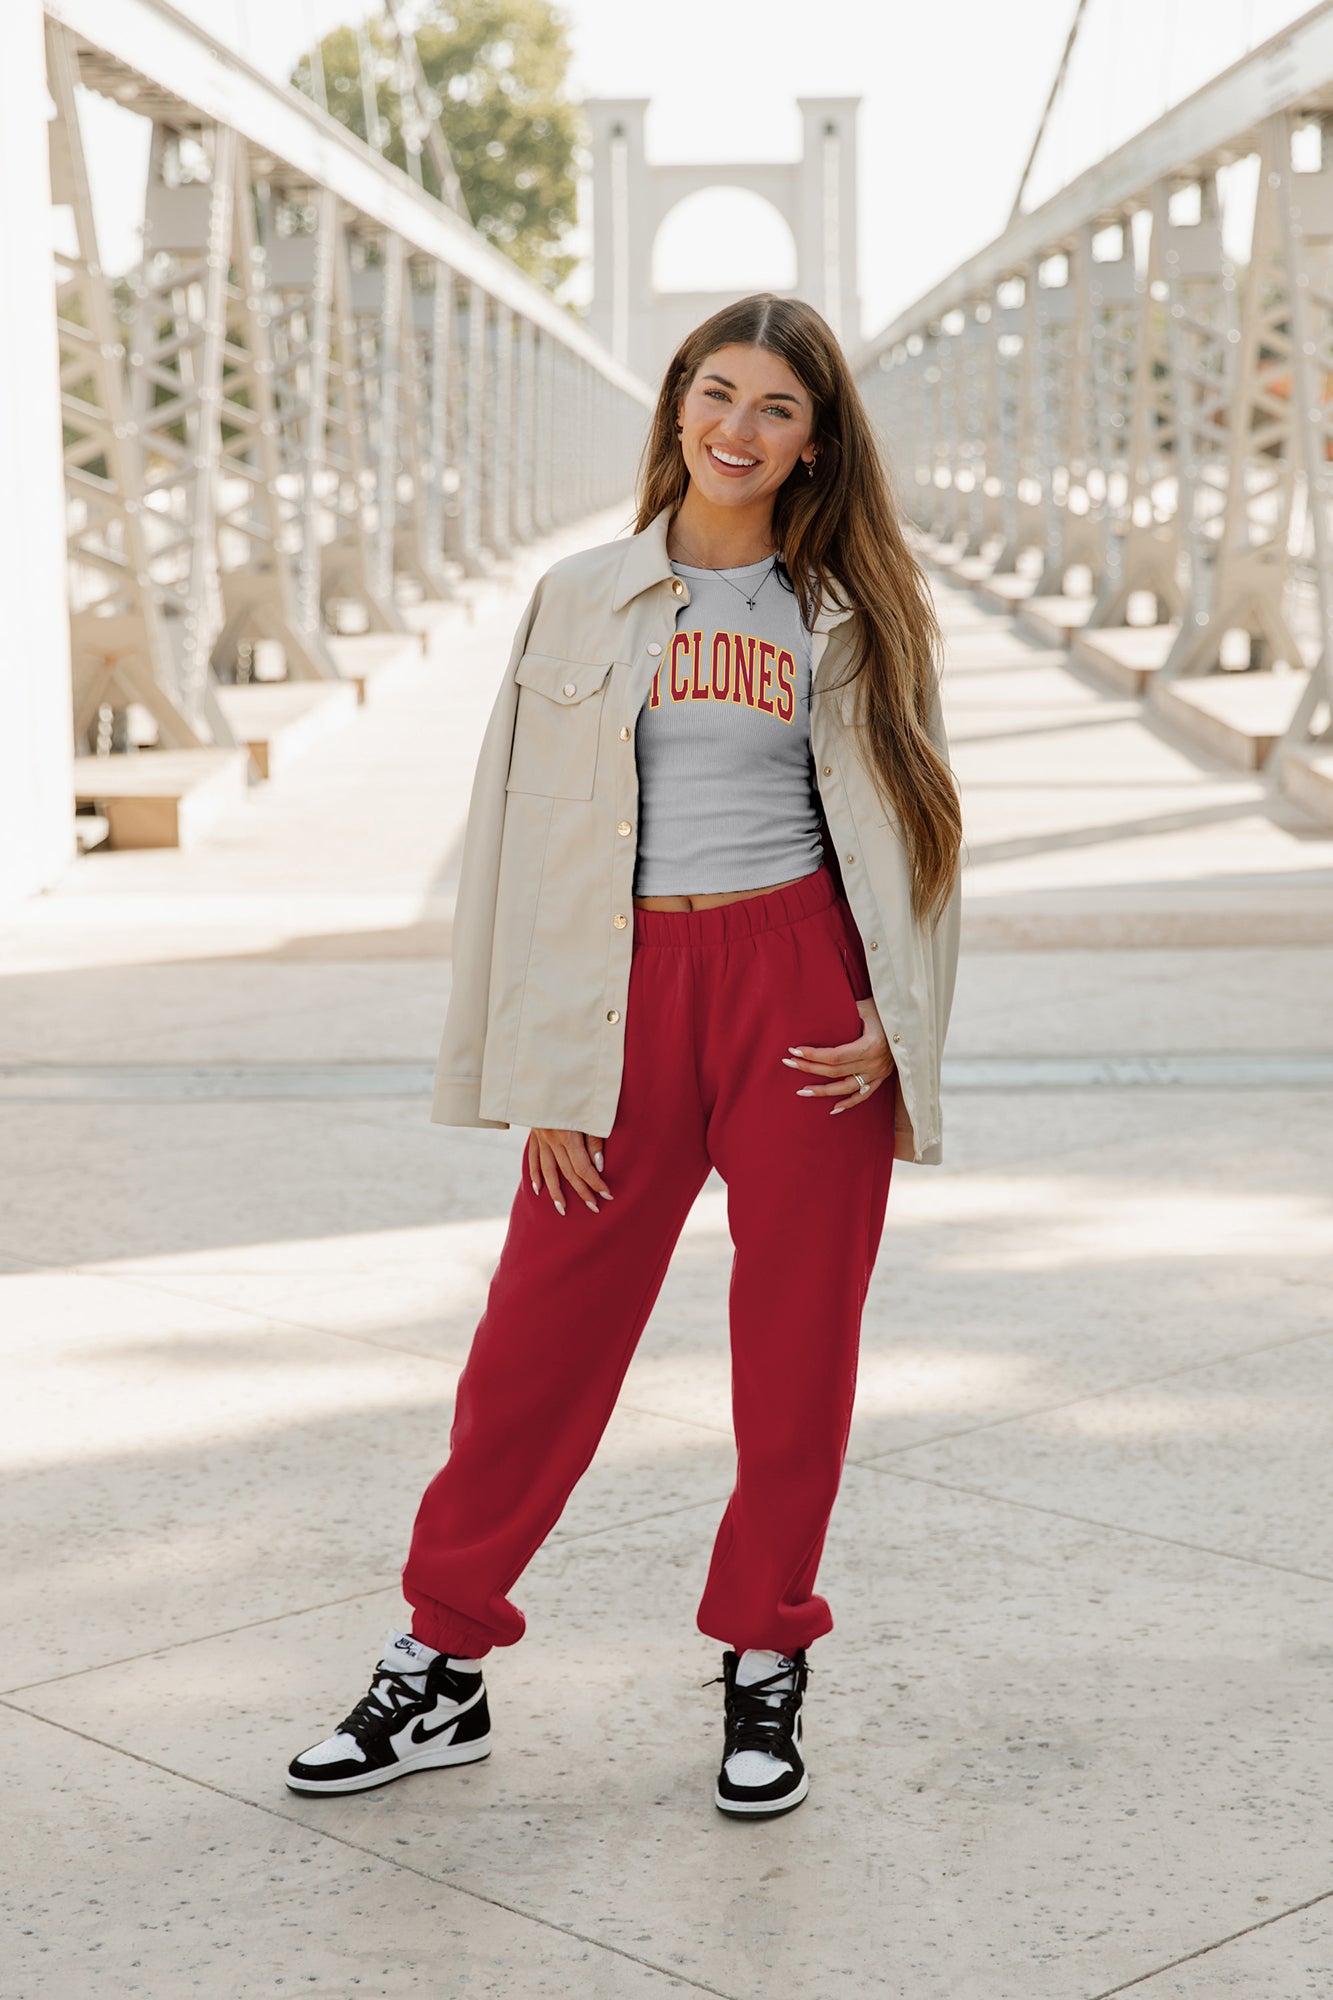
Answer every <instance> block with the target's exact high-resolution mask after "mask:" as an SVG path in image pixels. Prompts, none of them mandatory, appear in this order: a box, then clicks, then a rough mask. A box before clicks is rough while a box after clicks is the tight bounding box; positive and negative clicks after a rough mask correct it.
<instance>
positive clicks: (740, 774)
mask: <svg viewBox="0 0 1333 2000" xmlns="http://www.w3.org/2000/svg"><path fill="white" fill-rule="evenodd" d="M671 567H672V569H673V570H674V571H675V573H676V575H677V576H681V577H684V578H685V580H686V582H687V583H688V585H689V588H690V602H689V603H688V604H683V605H682V606H681V608H680V610H679V612H678V613H677V616H676V632H675V637H674V639H673V641H672V644H671V645H670V646H669V647H668V648H667V651H666V653H665V655H664V656H663V659H662V662H661V665H660V666H659V667H658V670H657V672H656V674H655V675H654V677H653V682H652V686H651V688H650V689H649V692H648V695H647V698H646V700H645V701H644V704H643V707H642V708H641V709H640V711H639V718H638V724H637V727H636V729H635V738H634V748H635V756H636V759H637V762H638V770H639V840H638V854H637V859H636V863H635V870H634V889H633V893H634V894H635V895H636V896H673V895H675V896H680V895H693V894H702V893H704V892H705V891H708V890H725V889H766V888H769V887H771V885H772V884H773V883H775V882H785V881H788V880H790V879H794V878H795V877H798V876H801V875H809V874H811V873H813V871H814V870H815V869H816V868H818V867H819V865H820V862H821V861H822V860H823V858H824V855H823V842H822V838H821V832H820V819H819V805H818V794H817V792H816V788H815V781H814V764H813V762H812V760H811V755H810V661H811V652H810V634H809V632H808V631H807V629H806V627H805V626H804V625H803V624H802V622H801V610H800V605H799V604H798V602H797V599H796V594H795V592H794V591H793V590H792V589H791V587H790V585H789V584H787V582H786V581H785V576H784V573H783V572H782V571H781V570H780V569H777V568H775V567H774V563H773V559H772V557H766V558H765V560H764V561H763V562H759V563H747V564H746V565H745V566H744V567H743V568H738V569H725V570H719V569H695V568H694V567H692V566H691V565H690V564H688V563H677V562H673V563H672V565H671ZM728 579H730V581H728ZM750 598H753V599H754V607H753V609H751V607H750V605H749V603H748V601H747V600H748V599H750Z"/></svg>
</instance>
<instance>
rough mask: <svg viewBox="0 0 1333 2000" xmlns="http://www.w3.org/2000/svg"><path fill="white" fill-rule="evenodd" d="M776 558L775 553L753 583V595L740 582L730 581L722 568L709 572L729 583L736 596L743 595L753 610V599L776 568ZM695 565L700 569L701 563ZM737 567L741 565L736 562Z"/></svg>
mask: <svg viewBox="0 0 1333 2000" xmlns="http://www.w3.org/2000/svg"><path fill="white" fill-rule="evenodd" d="M778 560H779V558H778V557H777V556H776V555H775V556H774V557H773V560H772V561H771V562H770V564H769V566H768V568H767V569H766V570H765V571H764V573H763V575H762V576H761V577H760V579H759V581H758V583H757V584H756V585H755V587H754V596H753V597H752V596H751V595H750V593H749V591H748V590H746V589H744V587H743V586H742V585H741V584H739V583H731V578H730V577H729V576H728V575H727V572H726V571H725V570H724V569H715V570H712V571H710V572H709V573H710V575H712V576H720V577H721V579H722V581H723V583H730V584H731V588H732V589H733V590H734V591H735V592H736V593H737V595H738V596H740V597H743V598H744V599H745V602H746V603H747V604H748V605H749V607H750V609H751V611H753V610H754V600H755V598H756V597H758V595H759V593H760V591H761V590H762V589H763V587H764V585H765V584H766V583H767V582H768V579H769V578H770V576H772V574H773V572H774V570H775V569H776V568H777V566H778ZM695 567H697V568H700V569H702V568H703V564H702V563H699V564H697V565H695ZM737 567H738V568H740V567H742V565H740V564H738V565H737Z"/></svg>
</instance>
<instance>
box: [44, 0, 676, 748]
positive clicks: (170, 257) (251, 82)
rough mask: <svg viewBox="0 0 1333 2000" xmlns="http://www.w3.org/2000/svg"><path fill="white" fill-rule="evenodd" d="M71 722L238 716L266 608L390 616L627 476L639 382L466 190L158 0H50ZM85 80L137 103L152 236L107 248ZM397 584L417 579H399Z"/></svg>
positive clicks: (217, 723)
mask: <svg viewBox="0 0 1333 2000" xmlns="http://www.w3.org/2000/svg"><path fill="white" fill-rule="evenodd" d="M44 6H45V14H46V23H47V25H46V34H47V74H48V80H49V86H50V91H51V96H52V99H53V101H54V104H55V110H56V116H55V120H54V122H53V124H52V127H51V164H52V195H53V199H54V201H55V203H56V204H58V205H61V206H64V207H67V208H68V210H69V211H70V215H71V221H70V226H69V227H68V229H67V230H66V231H65V235H64V239H63V240H62V243H61V249H60V251H59V253H58V259H57V263H58V273H57V276H58V307H57V313H58V338H59V361H60V378H61V406H62V421H63V429H64V458H65V479H66V492H67V499H68V527H69V563H70V572H69V588H70V601H71V643H72V659H71V664H72V672H73V691H74V735H75V743H76V746H77V747H78V748H80V749H82V750H84V751H98V750H111V749H116V748H119V747H122V746H123V745H124V744H125V742H126V736H125V718H126V716H127V715H129V714H130V713H131V712H132V711H133V710H137V711H138V713H139V714H140V716H142V715H143V714H145V713H146V714H147V715H148V716H149V717H151V725H150V729H151V734H152V736H153V738H154V740H155V741H156V742H157V743H158V744H159V745H160V746H163V747H171V748H192V747H196V746H199V745H202V744H205V743H211V744H230V743H231V742H232V741H233V737H232V733H231V731H230V729H229V727H228V722H227V717H226V713H225V704H224V703H222V702H220V701H219V699H218V688H219V686H220V685H221V684H222V683H225V682H227V681H229V680H233V679H235V678H236V677H237V674H238V671H242V672H243V671H244V670H245V667H246V663H247V661H248V658H249V649H250V648H252V647H253V644H254V642H256V641H258V640H270V641H276V642H278V644H279V645H280V646H281V649H282V653H283V655H284V656H285V660H286V672H287V675H288V676H289V677H290V678H307V679H308V678H315V679H321V678H322V679H336V678H338V674H339V669H338V666H337V664H336V661H335V659H334V657H333V652H332V650H331V648H330V645H329V635H330V634H331V633H332V632H333V631H335V630H337V629H339V627H340V626H342V627H350V628H353V629H354V628H355V627H357V626H360V627H361V628H362V629H365V628H369V629H370V630H372V631H386V630H394V629H402V628H403V609H402V599H403V597H404V595H405V594H406V595H416V596H417V597H425V598H443V597H446V596H448V595H449V594H450V592H451V590H452V588H453V587H454V583H455V580H456V579H457V578H458V577H459V576H461V575H469V574H477V573H480V572H482V571H483V570H485V569H486V568H488V567H489V566H490V564H491V563H492V562H493V561H494V560H496V559H498V558H503V557H504V556H505V555H506V554H508V553H509V552H510V551H512V550H513V549H514V547H515V546H516V545H518V544H521V543H523V542H526V541H529V540H530V539H532V538H533V537H534V536H537V535H540V534H543V533H546V532H548V531H550V530H551V529H552V528H554V527H556V526H558V525H559V524H561V523H563V522H566V521H569V520H572V519H575V518H577V517H579V516H580V515H583V514H587V513H590V512H591V511H593V510H594V509H596V508H597V507H599V506H605V505H609V504H610V503H611V502H613V501H615V500H617V499H618V498H620V497H621V496H622V495H626V494H628V492H629V490H630V488H631V485H632V483H633V471H634V460H635V456H636V453H637V449H638V446H639V443H640V439H641V436H642V433H643V429H644V423H645V417H646V409H647V405H648V403H649V400H650V399H649V396H648V392H647V391H646V389H645V388H644V387H643V385H642V384H641V383H640V382H639V381H638V380H637V379H636V378H635V377H633V376H632V375H630V374H629V373H628V372H627V371H626V370H625V369H623V368H622V367H620V366H618V365H617V364H616V363H615V362H613V361H612V360H611V358H610V356H609V355H607V354H606V353H605V352H604V351H603V349H602V348H601V347H600V345H599V344H598V343H596V342H595V341H593V340H592V339H590V338H589V337H588V336H587V335H586V334H584V332H583V331H582V329H581V328H580V327H579V326H578V324H577V323H576V322H575V321H574V320H573V319H572V318H571V317H570V316H569V315H568V314H567V313H565V312H564V311H563V310H562V309H561V308H560V307H559V306H557V305H556V304H555V303H554V301H553V300H552V299H551V298H550V296H549V295H548V294H547V293H546V292H544V291H543V290H542V289H541V288H540V287H539V286H538V285H536V284H534V283H532V282H530V281H529V280H528V279H527V278H525V277H524V276H523V274H522V273H520V272H519V271H518V270H517V268H516V267H515V266H513V265H512V264H511V263H509V261H508V260H507V259H505V258H504V257H503V256H502V255H500V254H499V253H498V252H497V251H495V250H494V249H493V248H492V247H491V246H490V245H489V244H487V243H486V242H485V241H484V240H483V239H482V238H481V237H480V236H479V235H478V234H477V233H476V232H475V231H474V230H472V229H471V227H470V226H469V225H468V223H467V222H466V220H465V219H463V218H461V217H460V216H459V215H458V214H456V213H454V212H453V210H452V209H451V208H449V207H448V206H446V205H444V204H442V203H440V202H438V201H435V200H433V199H431V198H430V197H429V196H427V195H425V194H424V193H423V192H422V191H421V189H420V188H419V187H418V186H416V185H415V184H414V183H413V181H412V180H411V179H410V178H409V177H408V175H406V174H404V173H401V172H400V171H399V170H398V169H396V168H395V167H392V166H390V165H388V164H386V162H385V161H383V160H382V159H381V158H380V157H379V156H378V155H377V154H375V153H374V152H373V151H371V149H370V148H369V147H367V146H365V145H363V144H362V143H361V142H360V141H359V140H358V139H356V138H355V137H354V136H353V135H351V134H350V133H348V132H347V131H346V130H345V129H344V127H342V126H341V125H339V124H338V123H337V122H336V121H335V120H334V119H332V118H330V117H329V116H328V115H327V113H325V112H323V111H322V110H321V109H320V108H319V107H318V106H316V105H315V104H313V103H310V102H307V101H306V100H305V99H303V98H302V97H300V96H299V95H298V94H297V93H296V92H295V91H293V90H291V89H288V88H286V87H284V86H282V85H278V84H274V83H272V82H270V81H269V80H268V79H266V78H265V77H263V76H261V75H260V74H259V73H258V72H256V71H254V70H253V69H251V68H250V67H249V65H247V64H246V63H245V62H244V61H243V60H242V59H241V58H240V57H239V56H237V55H235V54H234V53H232V52H231V51H229V50H227V49H225V48H221V47H219V46H217V45H216V44H215V43H214V42H213V41H212V39H211V38H210V36H209V35H208V34H207V33H206V32H205V31H203V30H201V29H200V28H199V27H197V26H196V25H195V24H194V23H192V22H190V21H188V20H186V19H185V17H183V16H182V15H180V14H178V13H176V12H175V10H174V9H173V8H171V7H170V6H168V5H166V4H164V0H44ZM78 85H83V86H85V87H86V88H87V89H90V90H93V91H97V92H100V93H102V94H104V95H106V96H108V97H110V98H112V99H115V100H116V101H118V102H119V103H121V104H123V105H126V106H128V107H130V108H131V109H133V110H135V111H137V112H139V113H141V114H142V115H143V116H145V117H146V118H148V119H149V120H151V123H152V143H151V155H150V165H149V174H148V186H147V190H146V200H145V208H144V247H143V260H142V263H141V265H140V266H139V268H138V269H137V270H136V271H135V272H134V273H132V274H131V276H130V278H129V280H128V281H126V282H123V283H122V284H121V285H119V286H116V285H113V284H112V283H111V282H110V281H109V280H108V278H107V276H106V274H105V272H104V270H103V268H102V263H101V260H100V258H99V254H98V246H97V240H96V231H95V226H94V214H93V203H92V200H91V197H90V189H89V169H88V165H87V161H86V156H85V151H84V145H83V139H82V133H81V129H80V119H79V93H78V90H77V86H78ZM405 587H406V588H405Z"/></svg>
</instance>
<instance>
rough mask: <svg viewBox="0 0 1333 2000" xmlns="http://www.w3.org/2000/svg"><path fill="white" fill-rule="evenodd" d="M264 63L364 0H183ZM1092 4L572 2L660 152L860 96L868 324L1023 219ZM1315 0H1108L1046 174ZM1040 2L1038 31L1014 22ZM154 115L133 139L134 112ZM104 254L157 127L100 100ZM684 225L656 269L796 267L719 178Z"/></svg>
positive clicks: (1074, 79)
mask: <svg viewBox="0 0 1333 2000" xmlns="http://www.w3.org/2000/svg"><path fill="white" fill-rule="evenodd" d="M176 4H177V5H178V6H179V7H180V8H181V10H182V11H183V12H185V13H187V14H190V15H192V16H193V17H194V18H196V19H197V20H199V21H200V22H201V23H205V24H206V25H207V26H208V28H209V30H210V31H211V33H212V34H213V35H214V36H216V37H218V38H219V39H221V40H225V41H228V42H230V43H231V45H232V46H233V47H236V48H239V49H240V50H241V51H242V52H243V53H244V54H245V55H246V56H248V58H249V59H250V61H251V62H253V63H255V64H256V66H257V67H259V68H261V69H263V70H265V71H267V72H268V73H269V74H271V75H274V76H282V77H285V76H287V75H288V74H289V72H290V70H291V68H292V67H293V65H294V63H295V62H296V60H297V59H298V57H299V56H300V55H301V53H302V52H303V50H304V49H305V48H306V47H308V46H309V44H310V42H311V40H312V38H313V37H314V36H315V35H317V34H320V33H325V32H327V31H328V29H329V28H332V27H336V26H338V25H340V24H342V23H344V22H347V21H352V20H355V19H356V18H357V15H358V13H360V12H361V11H363V10H362V8H361V6H360V5H359V0H176ZM1073 11H1074V0H1022V5H1021V8H1020V7H1015V6H1013V5H997V4H996V0H820V4H819V6H818V7H811V6H810V4H809V0H763V5H762V8H760V7H757V6H755V5H754V4H753V3H752V0H671V5H670V6H669V7H667V6H664V5H661V4H657V5H652V6H649V5H645V4H643V0H565V4H564V12H565V15H566V18H567V19H568V21H569V23H570V27H571V34H572V40H573V45H574V77H573V81H574V84H575V88H576V90H577V91H578V93H579V94H580V95H587V96H594V95H595V96H607V97H648V98H650V99H651V100H652V104H653V110H652V112H651V114H650V118H649V125H648V146H649V158H650V159H662V160H668V159H669V160H681V161H686V160H691V161H695V160H706V161H710V162H712V161H716V162H719V163H721V162H725V161H726V160H728V159H730V160H753V159H790V158H793V157H794V156H795V154H796V151H797V146H798V120H797V114H796V109H795V99H796V97H797V95H798V94H800V95H804V96H821V95H854V94H856V93H858V92H859V93H860V95H861V98H862V104H861V112H860V124H861V152H860V228H861V244H860V251H861V296H862V305H863V330H864V331H865V332H866V333H867V334H870V333H873V332H874V331H875V330H876V329H877V328H878V327H880V326H882V325H883V324H884V323H885V322H886V321H887V320H888V319H890V318H891V317H892V316H893V315H894V314H895V313H896V312H898V311H899V310H900V309H901V308H902V307H904V306H906V305H908V304H910V302H911V300H912V299H913V298H915V297H917V296H918V295H919V294H920V293H921V292H923V291H925V290H926V289H927V287H928V286H929V285H931V284H932V283H933V282H934V281H935V280H936V279H937V278H940V277H942V276H944V274H945V273H946V272H948V271H949V270H951V269H952V268H953V266H954V265H955V264H958V263H960V262H961V261H962V259H963V258H964V257H966V256H967V255H968V254H969V253H970V252H971V251H973V250H975V249H977V248H978V247H979V246H980V245H981V244H983V243H985V242H987V241H988V240H989V239H990V238H991V237H992V236H994V235H996V234H997V233H998V232H999V230H1001V229H1002V228H1003V226H1004V223H1005V221H1006V219H1007V216H1008V213H1009V209H1010V206H1011V204H1012V200H1013V195H1014V191H1015V189H1016V187H1017V185H1018V180H1019V176H1020V175H1021V173H1022V170H1023V164H1024V161H1025V160H1026V158H1027V155H1028V151H1029V148H1030V146H1031V144H1032V139H1033V136H1034V134H1035V132H1036V129H1037V124H1038V121H1039V119H1040V116H1041V111H1042V106H1043V105H1044V103H1045V101H1046V95H1047V92H1048V91H1049V89H1050V85H1051V81H1052V79H1053V77H1054V75H1055V70H1056V66H1057V64H1058V62H1059V58H1060V52H1061V50H1062V48H1063V46H1064V41H1065V37H1066V35H1067V33H1068V29H1069V24H1070V21H1071V20H1072V18H1073ZM1305 11H1306V7H1305V6H1303V5H1300V4H1292V0H1090V6H1089V10H1088V14H1087V17H1086V22H1085V27H1084V30H1083V33H1082V35H1081V37H1080V45H1079V51H1078V53H1077V56H1076V61H1075V64H1074V66H1073V68H1072V70H1071V75H1070V90H1069V98H1068V103H1067V105H1066V106H1065V107H1064V108H1063V109H1062V111H1061V113H1060V115H1059V116H1058V117H1057V119H1056V120H1055V121H1053V124H1052V129H1051V135H1050V143H1049V145H1048V147H1047V148H1046V151H1045V155H1044V157H1043V159H1042V160H1041V161H1040V162H1039V163H1038V171H1037V174H1036V175H1035V176H1034V182H1033V192H1034V195H1038V196H1040V195H1045V194H1047V193H1049V192H1051V191H1052V189H1053V188H1054V187H1055V186H1057V185H1059V183H1060V182H1061V181H1062V180H1063V179H1065V178H1067V177H1068V175H1069V174H1070V172H1072V171H1074V170H1076V169H1077V168H1079V167H1081V166H1083V165H1086V164H1089V163H1090V160H1091V159H1092V158H1093V157H1096V156H1099V155H1100V154H1101V153H1102V152H1103V151H1105V150H1106V149H1107V147H1108V146H1110V145H1112V144H1115V143H1118V142H1119V141H1120V140H1121V139H1123V138H1125V137H1127V136H1128V135H1129V133H1130V132H1132V131H1135V130H1137V129H1139V127H1141V126H1142V125H1144V124H1146V123H1149V122H1150V121H1151V120H1152V119H1153V118H1155V117H1157V116H1158V115H1159V114H1160V112H1161V111H1162V110H1163V109H1164V108H1165V107H1166V106H1167V105H1168V104H1169V103H1171V102H1174V101H1178V100H1179V98H1180V97H1182V96H1183V95H1185V94H1186V93H1187V92H1188V91H1189V90H1191V89H1193V88H1195V87H1197V85H1198V84H1199V83H1200V82H1202V81H1203V80H1204V79H1205V78H1206V77H1207V76H1209V75H1211V74H1213V73H1215V72H1216V71H1217V70H1219V69H1221V68H1223V67H1224V66H1225V65H1226V64H1227V63H1229V62H1231V61H1234V60H1235V59H1236V58H1237V57H1238V56H1240V55H1241V54H1243V53H1244V51H1245V50H1246V49H1247V48H1249V47H1251V46H1253V45H1254V43H1255V42H1257V41H1259V40H1262V39H1263V38H1264V37H1266V36H1268V35H1270V34H1272V33H1274V32H1275V31H1276V30H1277V29H1278V28H1279V27H1281V26H1283V25H1284V24H1285V23H1287V22H1289V21H1291V20H1292V19H1294V18H1296V17H1297V16H1298V15H1299V14H1301V13H1303V12H1305ZM1020 17H1021V31H1020V30H1019V29H1018V28H1017V27H1016V25H1015V23H1016V21H1017V20H1018V19H1019V18H1020ZM136 126H137V127H139V128H140V130H139V132H137V133H136V131H135V130H134V128H135V127H136ZM88 138H89V147H90V151H91V152H92V153H93V159H94V167H95V172H94V187H95V189H96V192H97V198H98V208H99V234H100V236H101V239H102V250H103V260H104V262H105V263H106V264H107V265H108V267H109V268H111V269H113V270H119V269H123V268H125V267H126V266H127V265H128V264H130V263H132V262H133V261H134V257H135V254H136V244H137V236H136V224H137V219H138V211H139V207H140V205H141V201H142V193H141V189H142V176H143V168H144V160H145V157H146V153H145V147H144V144H143V143H142V121H140V120H135V119H133V118H132V117H131V115H130V114H128V113H125V112H122V111H120V109H119V107H117V106H109V105H102V104H100V103H94V104H92V105H90V107H89V119H88ZM702 199H703V200H704V201H706V202H707V204H708V207H707V208H706V209H704V210H702V211H700V210H699V209H696V210H695V211H694V212H693V213H692V214H691V216H690V218H689V221H690V223H691V224H692V225H693V226H692V227H686V228H679V229H675V230H673V229H672V226H671V222H670V220H668V223H667V224H666V225H665V227H664V230H663V235H662V238H661V239H660V241H659V246H658V250H659V255H658V281H659V282H661V283H666V284H668V285H676V286H681V287H688V288H691V289H693V288H696V287H707V286H709V285H715V284H716V285H745V286H750V285H756V286H757V285H762V284H764V283H782V282H784V281H785V274H784V271H783V264H784V261H785V260H784V239H785V231H784V226H783V225H782V224H781V223H780V221H779V220H778V219H777V218H776V217H775V216H774V215H773V214H772V212H771V211H766V210H765V209H764V208H763V207H762V205H761V204H759V203H758V202H757V199H756V198H752V197H746V196H744V195H742V194H741V193H740V192H739V191H736V190H733V191H732V192H731V193H727V192H725V191H721V190H719V191H718V192H716V193H710V194H709V195H707V196H706V197H703V198H702Z"/></svg>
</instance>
